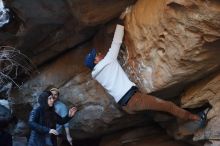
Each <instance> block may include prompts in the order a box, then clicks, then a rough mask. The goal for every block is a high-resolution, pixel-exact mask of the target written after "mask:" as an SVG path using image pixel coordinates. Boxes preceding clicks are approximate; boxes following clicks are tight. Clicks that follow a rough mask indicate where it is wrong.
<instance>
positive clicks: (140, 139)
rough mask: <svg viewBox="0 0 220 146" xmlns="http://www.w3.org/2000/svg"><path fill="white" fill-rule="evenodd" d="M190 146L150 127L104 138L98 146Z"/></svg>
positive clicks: (156, 128)
mask: <svg viewBox="0 0 220 146" xmlns="http://www.w3.org/2000/svg"><path fill="white" fill-rule="evenodd" d="M113 145H114V146H191V145H190V144H187V143H184V142H181V141H175V140H173V139H172V138H171V137H168V136H167V135H166V134H165V132H164V131H163V129H160V128H158V127H156V126H153V125H151V126H150V127H146V126H145V127H144V128H133V129H130V130H129V131H126V130H124V131H121V132H118V133H117V134H114V135H108V136H104V137H103V138H102V140H101V143H100V146H113Z"/></svg>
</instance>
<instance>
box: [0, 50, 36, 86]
mask: <svg viewBox="0 0 220 146" xmlns="http://www.w3.org/2000/svg"><path fill="white" fill-rule="evenodd" d="M34 71H36V67H35V65H34V64H33V63H32V62H31V60H30V59H29V58H28V57H27V56H26V55H24V54H23V53H21V52H20V51H19V50H17V49H15V48H13V47H10V46H0V84H2V85H5V84H7V83H9V82H12V83H14V84H15V85H16V86H17V87H19V83H17V82H16V79H17V78H18V76H19V75H21V74H25V75H26V76H30V75H31V74H32V73H33V72H34Z"/></svg>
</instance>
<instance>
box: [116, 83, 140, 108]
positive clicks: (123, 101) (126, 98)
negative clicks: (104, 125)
mask: <svg viewBox="0 0 220 146" xmlns="http://www.w3.org/2000/svg"><path fill="white" fill-rule="evenodd" d="M137 91H138V88H137V87H136V86H132V87H131V88H130V89H129V90H128V92H126V93H125V95H124V96H123V97H122V98H121V99H120V100H119V101H118V104H119V105H120V106H126V105H127V103H128V101H129V100H130V99H131V97H132V96H133V95H134V94H135V93H136V92H137Z"/></svg>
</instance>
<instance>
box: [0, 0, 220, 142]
mask: <svg viewBox="0 0 220 146" xmlns="http://www.w3.org/2000/svg"><path fill="white" fill-rule="evenodd" d="M28 2H30V5H26V4H27V1H22V0H14V1H13V2H10V3H9V5H10V6H11V8H12V9H13V8H14V9H16V10H17V11H15V12H16V16H17V17H18V18H19V19H16V22H18V23H16V25H14V24H13V23H12V24H11V25H14V29H10V32H7V31H6V30H8V29H7V27H6V28H4V31H1V32H0V36H4V37H0V42H3V43H4V44H7V43H9V44H14V45H15V46H17V47H19V48H21V49H22V50H23V51H25V52H28V53H29V54H30V56H34V57H33V60H34V62H35V63H36V64H41V63H42V62H44V61H45V60H48V59H50V58H51V57H52V56H56V55H57V54H60V53H61V52H63V51H64V50H66V48H69V47H73V46H74V45H76V44H78V43H79V42H82V41H85V40H86V39H88V38H89V37H91V36H92V35H93V34H94V33H95V32H96V31H97V30H98V29H99V30H100V29H101V30H100V31H99V33H98V34H96V35H95V37H94V39H93V40H92V43H91V42H89V43H85V44H83V45H80V46H79V47H77V48H74V49H73V50H71V51H69V52H67V53H65V54H64V53H63V54H62V55H60V56H59V58H58V59H52V60H51V62H49V63H47V64H44V65H43V66H41V68H39V70H40V74H38V75H36V76H34V77H33V78H32V79H31V80H29V81H28V82H26V83H25V84H24V85H23V86H22V87H21V88H20V89H19V90H13V92H12V94H11V100H12V101H13V102H12V103H15V104H14V105H13V109H14V110H15V112H17V113H16V115H18V116H19V117H20V118H21V119H24V120H27V118H28V114H29V111H30V110H31V108H32V107H31V106H32V105H33V104H34V103H36V101H37V97H38V95H39V93H40V92H41V91H43V90H45V89H47V88H48V87H49V86H56V87H58V88H60V91H61V97H60V99H61V100H62V101H64V102H65V103H66V104H67V105H68V106H69V107H70V106H77V107H78V109H79V112H78V113H77V114H76V117H75V118H74V119H73V120H72V121H71V129H72V130H73V133H72V134H73V136H74V138H85V137H93V136H98V135H101V134H105V133H109V132H112V131H115V130H119V129H123V128H125V127H130V126H133V125H140V124H143V122H145V124H146V125H147V124H148V122H149V121H148V120H149V119H150V118H148V117H146V115H145V113H144V114H143V113H141V114H140V115H125V114H124V112H122V111H121V110H120V108H119V107H118V106H117V105H116V103H115V102H114V101H113V98H111V97H110V96H109V95H107V93H106V92H105V91H104V90H103V88H102V87H101V86H100V85H99V84H98V83H97V82H96V81H94V80H92V79H91V76H90V73H89V71H88V70H87V69H86V68H85V67H84V66H83V60H84V57H85V55H86V53H87V52H88V49H89V48H91V47H97V48H98V49H99V51H102V52H106V50H107V49H108V48H109V45H110V43H111V40H112V34H113V31H114V28H115V27H114V26H115V24H114V22H110V23H109V24H110V25H103V26H102V27H100V26H99V24H103V23H105V22H107V21H109V20H111V19H113V18H114V17H117V16H118V15H119V14H120V12H121V10H122V9H123V8H124V7H125V6H126V4H128V3H129V2H128V1H124V0H123V1H105V2H104V1H103V2H101V1H99V0H94V1H92V2H91V1H89V0H88V1H86V0H81V1H80V0H74V1H71V0H67V1H59V0H56V1H53V2H50V1H43V0H39V1H32V0H31V1H28ZM58 4H59V5H58ZM67 7H68V8H67ZM31 10H36V11H31ZM37 10H38V11H37ZM113 10H114V11H113ZM27 12H30V13H27ZM219 14H220V3H219V1H218V0H212V1H203V0H163V1H162V0H154V1H153V0H151V1H147V0H138V1H137V3H136V4H135V5H134V6H133V7H132V8H131V9H130V12H129V13H128V14H127V15H126V19H125V28H126V32H125V43H124V44H125V46H126V47H122V48H121V52H120V54H119V59H120V62H121V64H122V66H123V68H124V69H125V70H126V72H127V73H128V75H129V76H130V78H131V79H132V81H134V82H135V83H137V85H138V86H139V87H140V88H141V89H142V90H143V91H145V92H154V93H155V94H158V95H160V96H161V97H162V96H163V97H166V96H168V97H170V96H177V95H180V94H182V89H185V90H186V92H185V93H184V94H183V95H182V96H181V98H180V99H181V100H182V101H181V105H182V107H185V108H195V107H200V106H202V105H203V104H205V103H207V102H209V103H210V104H211V105H212V106H213V109H212V110H211V111H210V112H209V114H208V119H209V123H208V125H207V126H206V128H204V129H201V130H199V131H198V132H196V133H195V135H194V140H201V139H218V138H219V128H217V127H219V126H218V124H219V122H220V121H219V119H220V118H219V114H218V113H219V107H218V105H219V96H220V95H219V91H220V90H219V84H220V83H219V73H218V72H217V73H216V74H213V75H212V76H210V77H208V75H209V74H210V73H211V72H216V70H218V68H219V65H220V64H219V61H220V58H219V55H220V49H219V48H220V39H219V38H220V25H219V24H220V15H219ZM40 16H41V17H40ZM112 24H113V25H112ZM15 26H17V27H15ZM8 27H9V26H8ZM10 27H11V26H10ZM15 28H16V29H15ZM6 32H7V33H6ZM1 39H2V40H1ZM27 42H29V43H27ZM30 48H31V50H29V49H30ZM28 50H29V51H28ZM206 77H207V78H206ZM203 78H204V79H205V80H202V79H203ZM198 80H202V81H201V82H198ZM189 85H190V86H192V87H189V89H187V88H186V87H187V86H189ZM3 93H5V92H3ZM155 117H156V118H157V117H158V120H156V121H158V122H161V121H162V122H164V123H165V122H167V123H169V124H171V126H170V127H168V126H167V127H166V126H165V128H170V129H168V131H172V130H173V129H174V130H173V131H175V130H178V129H177V128H178V126H179V125H175V126H173V125H174V124H176V123H175V120H173V119H172V120H173V121H169V120H170V119H171V118H170V117H166V116H164V115H163V116H161V115H159V116H158V115H155ZM156 118H155V119H156ZM177 124H178V123H177ZM173 127H175V128H176V129H175V128H173ZM172 128H173V129H172ZM142 132H143V131H142ZM142 132H140V133H142ZM177 132H178V131H177ZM134 133H135V132H134ZM137 133H138V132H137ZM143 133H144V132H143ZM174 134H176V133H174ZM177 134H180V135H178V136H181V131H179V132H178V133H177ZM134 135H135V134H134ZM174 136H175V135H174ZM184 136H188V135H184ZM116 137H117V136H116ZM132 138H134V137H132ZM135 138H136V137H135ZM210 141H211V142H212V143H213V145H218V141H214V140H210ZM148 142H149V141H148ZM116 143H117V144H118V141H116ZM146 143H147V141H145V140H143V141H141V142H140V145H146ZM105 144H106V143H105ZM130 144H131V145H132V144H134V143H130ZM150 145H152V144H150ZM168 145H169V144H168Z"/></svg>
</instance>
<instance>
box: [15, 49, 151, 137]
mask: <svg viewBox="0 0 220 146" xmlns="http://www.w3.org/2000/svg"><path fill="white" fill-rule="evenodd" d="M83 48H84V49H83ZM86 48H87V49H86ZM89 48H90V47H89V46H88V45H85V46H82V47H79V48H77V49H75V50H72V51H70V52H68V53H66V54H65V55H63V56H62V57H60V58H59V59H58V60H55V61H54V62H52V63H50V64H48V65H47V66H45V67H43V68H42V69H41V72H40V74H39V75H36V76H35V77H33V79H31V80H29V81H28V82H27V83H25V84H24V85H23V86H21V88H20V89H19V90H13V91H12V94H11V100H12V101H13V103H15V104H14V105H13V109H14V111H15V113H16V115H17V116H18V117H19V118H20V119H22V120H27V119H28V115H29V112H30V110H31V106H33V105H34V104H35V103H36V102H37V98H38V96H39V94H40V93H41V92H42V91H43V90H45V89H47V88H48V87H51V86H55V87H58V88H59V89H60V95H61V96H60V100H62V101H64V103H65V104H66V105H67V106H68V107H71V106H76V107H77V108H78V112H77V114H76V116H75V117H74V118H73V119H72V120H71V123H70V126H71V130H73V131H74V132H72V135H73V137H74V138H86V137H90V138H91V137H94V136H100V135H101V134H104V133H109V132H111V131H115V130H119V129H123V128H125V127H129V126H133V125H139V124H141V123H143V122H145V123H148V121H151V119H150V118H147V116H146V115H141V114H139V115H125V113H124V112H123V111H121V110H120V108H119V107H118V106H117V105H116V103H115V102H114V100H113V98H112V97H110V96H109V95H108V94H107V93H106V92H105V91H104V89H103V88H102V87H101V86H100V85H99V84H98V83H97V82H96V81H95V80H92V79H91V75H90V73H89V72H88V70H87V69H86V68H85V67H84V65H83V62H82V60H83V58H84V57H85V55H86V53H87V52H88V49H89ZM79 60H80V61H79Z"/></svg>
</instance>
